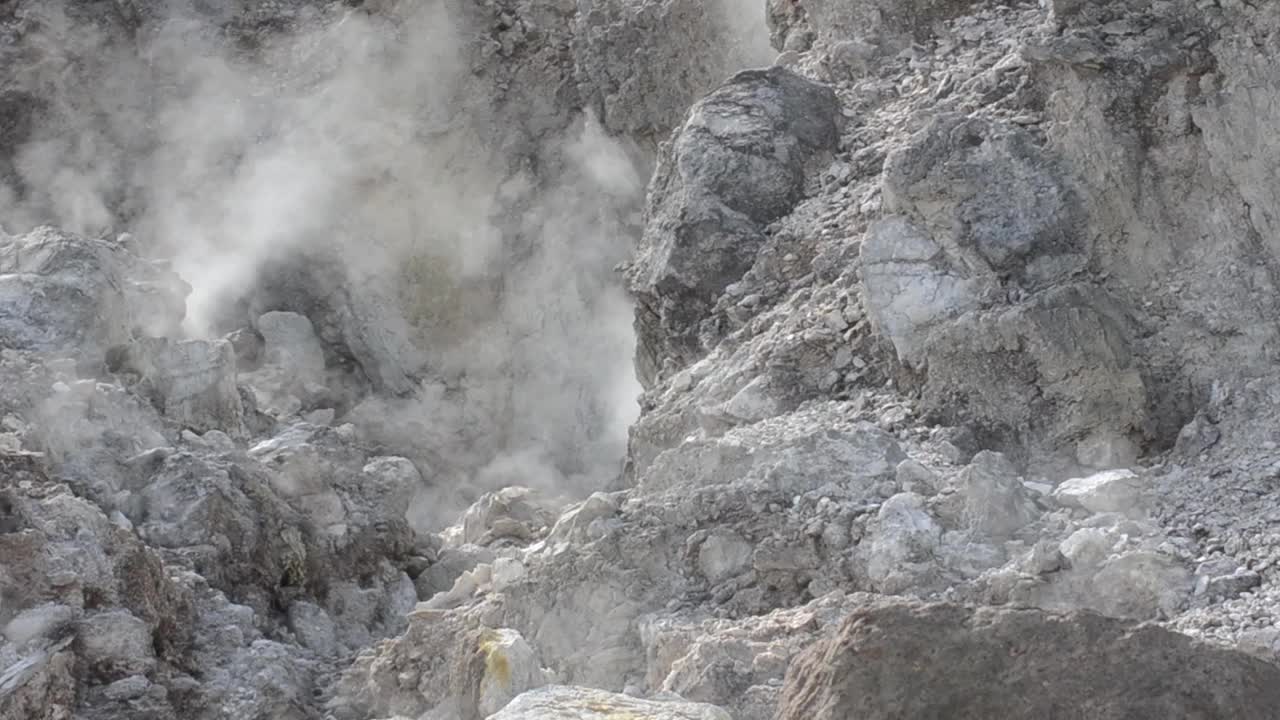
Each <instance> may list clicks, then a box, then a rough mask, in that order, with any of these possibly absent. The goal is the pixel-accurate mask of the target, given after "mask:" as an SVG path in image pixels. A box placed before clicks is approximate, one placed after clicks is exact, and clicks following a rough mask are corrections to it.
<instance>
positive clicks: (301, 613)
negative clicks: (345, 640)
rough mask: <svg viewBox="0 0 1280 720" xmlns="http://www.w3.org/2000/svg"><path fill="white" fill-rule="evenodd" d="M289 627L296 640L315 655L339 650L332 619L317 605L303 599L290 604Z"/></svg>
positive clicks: (332, 653)
mask: <svg viewBox="0 0 1280 720" xmlns="http://www.w3.org/2000/svg"><path fill="white" fill-rule="evenodd" d="M289 629H290V630H292V631H293V634H294V635H296V636H297V637H298V642H300V643H302V645H303V646H304V647H307V648H309V649H310V650H312V651H313V652H315V653H316V654H317V655H320V656H322V657H324V656H330V655H336V654H337V653H338V652H339V651H340V650H341V646H339V645H338V639H337V629H336V628H335V627H334V624H333V619H332V618H330V617H329V614H328V613H326V612H325V611H324V608H321V607H319V606H317V605H313V604H311V603H308V602H303V601H298V602H295V603H293V604H292V605H290V606H289Z"/></svg>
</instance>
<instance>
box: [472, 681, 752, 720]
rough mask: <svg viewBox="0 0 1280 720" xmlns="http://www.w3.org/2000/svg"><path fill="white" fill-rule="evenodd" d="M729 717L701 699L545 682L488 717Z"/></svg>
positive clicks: (500, 719)
mask: <svg viewBox="0 0 1280 720" xmlns="http://www.w3.org/2000/svg"><path fill="white" fill-rule="evenodd" d="M553 718H554V720H618V719H619V718H625V719H626V720H732V718H730V716H729V713H727V712H725V711H724V710H722V709H720V708H718V707H715V706H714V705H704V704H702V703H691V702H675V701H670V702H663V701H654V700H641V699H640V698H634V697H629V696H627V695H619V694H617V693H611V692H606V691H604V690H593V689H589V688H580V687H566V686H563V685H549V686H547V687H544V688H540V689H538V690H534V691H532V692H527V693H525V694H523V695H521V696H520V697H518V698H516V699H515V700H513V701H512V702H511V704H509V705H507V706H506V707H505V708H503V709H502V712H499V713H498V714H496V715H492V716H490V717H489V719H488V720H552V719H553Z"/></svg>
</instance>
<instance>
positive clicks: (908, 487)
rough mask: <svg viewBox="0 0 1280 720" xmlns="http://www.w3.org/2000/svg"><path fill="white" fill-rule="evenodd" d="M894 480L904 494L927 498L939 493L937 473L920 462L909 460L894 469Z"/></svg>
mask: <svg viewBox="0 0 1280 720" xmlns="http://www.w3.org/2000/svg"><path fill="white" fill-rule="evenodd" d="M894 480H895V481H897V483H898V486H899V487H901V488H902V490H903V492H909V493H915V494H917V495H924V496H926V497H928V496H930V495H934V494H936V493H937V492H938V483H939V478H938V475H937V473H935V472H934V471H932V470H930V469H929V468H928V467H926V466H924V465H923V464H921V463H920V462H919V461H916V460H912V459H910V458H907V459H906V460H903V461H902V462H900V463H898V467H896V468H894Z"/></svg>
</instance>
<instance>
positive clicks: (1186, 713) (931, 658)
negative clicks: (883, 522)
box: [779, 603, 1280, 720]
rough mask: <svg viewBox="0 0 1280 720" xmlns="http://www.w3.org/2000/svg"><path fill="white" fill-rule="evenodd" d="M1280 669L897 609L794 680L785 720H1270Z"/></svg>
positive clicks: (1084, 618)
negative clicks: (1221, 719) (1220, 718)
mask: <svg viewBox="0 0 1280 720" xmlns="http://www.w3.org/2000/svg"><path fill="white" fill-rule="evenodd" d="M1278 701H1280V668H1277V667H1276V666H1275V665H1273V664H1270V663H1266V662H1262V661H1260V660H1257V659H1255V658H1251V657H1249V656H1247V655H1244V654H1243V653H1232V652H1228V651H1224V650H1220V649H1217V648H1212V647H1209V646H1206V645H1202V644H1199V643H1196V642H1195V641H1193V640H1191V639H1190V638H1187V637H1185V636H1182V635H1179V634H1177V633H1173V632H1169V631H1168V630H1163V629H1160V628H1155V627H1150V626H1147V627H1142V628H1133V627H1129V626H1126V625H1125V624H1123V623H1120V622H1117V621H1115V620H1110V619H1107V618H1104V617H1101V616H1098V615H1092V614H1088V613H1077V614H1070V615H1053V614H1047V613H1043V612H1040V611H1036V610H993V609H986V610H973V609H970V608H964V607H960V606H955V605H911V604H905V603H899V604H888V605H883V606H880V607H873V608H868V609H864V610H855V611H854V612H853V613H851V614H850V615H849V617H848V619H846V620H845V621H844V623H843V624H842V625H841V626H840V629H839V630H838V631H836V632H835V633H833V634H832V635H831V636H830V637H829V638H826V639H824V640H822V641H820V642H818V643H816V644H815V645H814V646H813V647H812V648H811V649H809V650H807V651H806V652H805V654H804V655H802V656H801V657H800V658H798V659H797V660H796V661H795V662H794V663H793V664H792V666H791V668H790V670H789V671H788V678H787V686H786V688H785V689H784V691H783V701H782V710H781V712H780V715H779V717H781V718H783V719H784V720H800V719H801V718H806V719H808V718H812V720H828V719H834V718H853V717H856V718H867V719H868V720H872V719H874V718H891V717H941V716H946V717H953V718H975V719H976V718H992V717H1001V718H1009V719H1010V720H1017V719H1020V718H1027V719H1030V718H1044V717H1056V718H1100V719H1109V718H1115V719H1117V720H1118V719H1119V718H1135V719H1137V718H1152V720H1154V719H1155V718H1164V717H1170V716H1176V717H1206V718H1207V717H1215V716H1217V715H1221V714H1223V713H1229V714H1231V715H1233V716H1238V717H1244V718H1264V717H1270V715H1271V713H1272V710H1271V707H1273V706H1274V704H1275V703H1276V702H1278Z"/></svg>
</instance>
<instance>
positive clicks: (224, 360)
mask: <svg viewBox="0 0 1280 720" xmlns="http://www.w3.org/2000/svg"><path fill="white" fill-rule="evenodd" d="M149 361H150V364H151V366H152V368H154V372H153V374H152V375H151V378H152V381H153V383H154V384H155V388H156V390H157V392H158V393H159V395H160V397H161V398H163V402H164V414H165V416H166V417H168V418H170V419H172V420H173V421H175V422H177V423H180V424H182V425H183V426H185V427H188V428H190V429H192V430H195V431H196V432H207V431H209V430H221V431H224V432H226V433H229V434H230V435H233V436H238V435H243V434H244V407H243V405H242V404H241V402H240V391H239V390H238V389H237V387H236V358H235V351H234V349H233V348H232V347H231V344H230V343H228V342H226V341H223V340H219V341H215V342H206V341H204V340H187V341H184V342H179V343H164V344H163V345H161V346H160V347H159V348H158V349H157V350H156V351H155V352H154V353H153V354H152V355H151V356H150V358H149Z"/></svg>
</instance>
